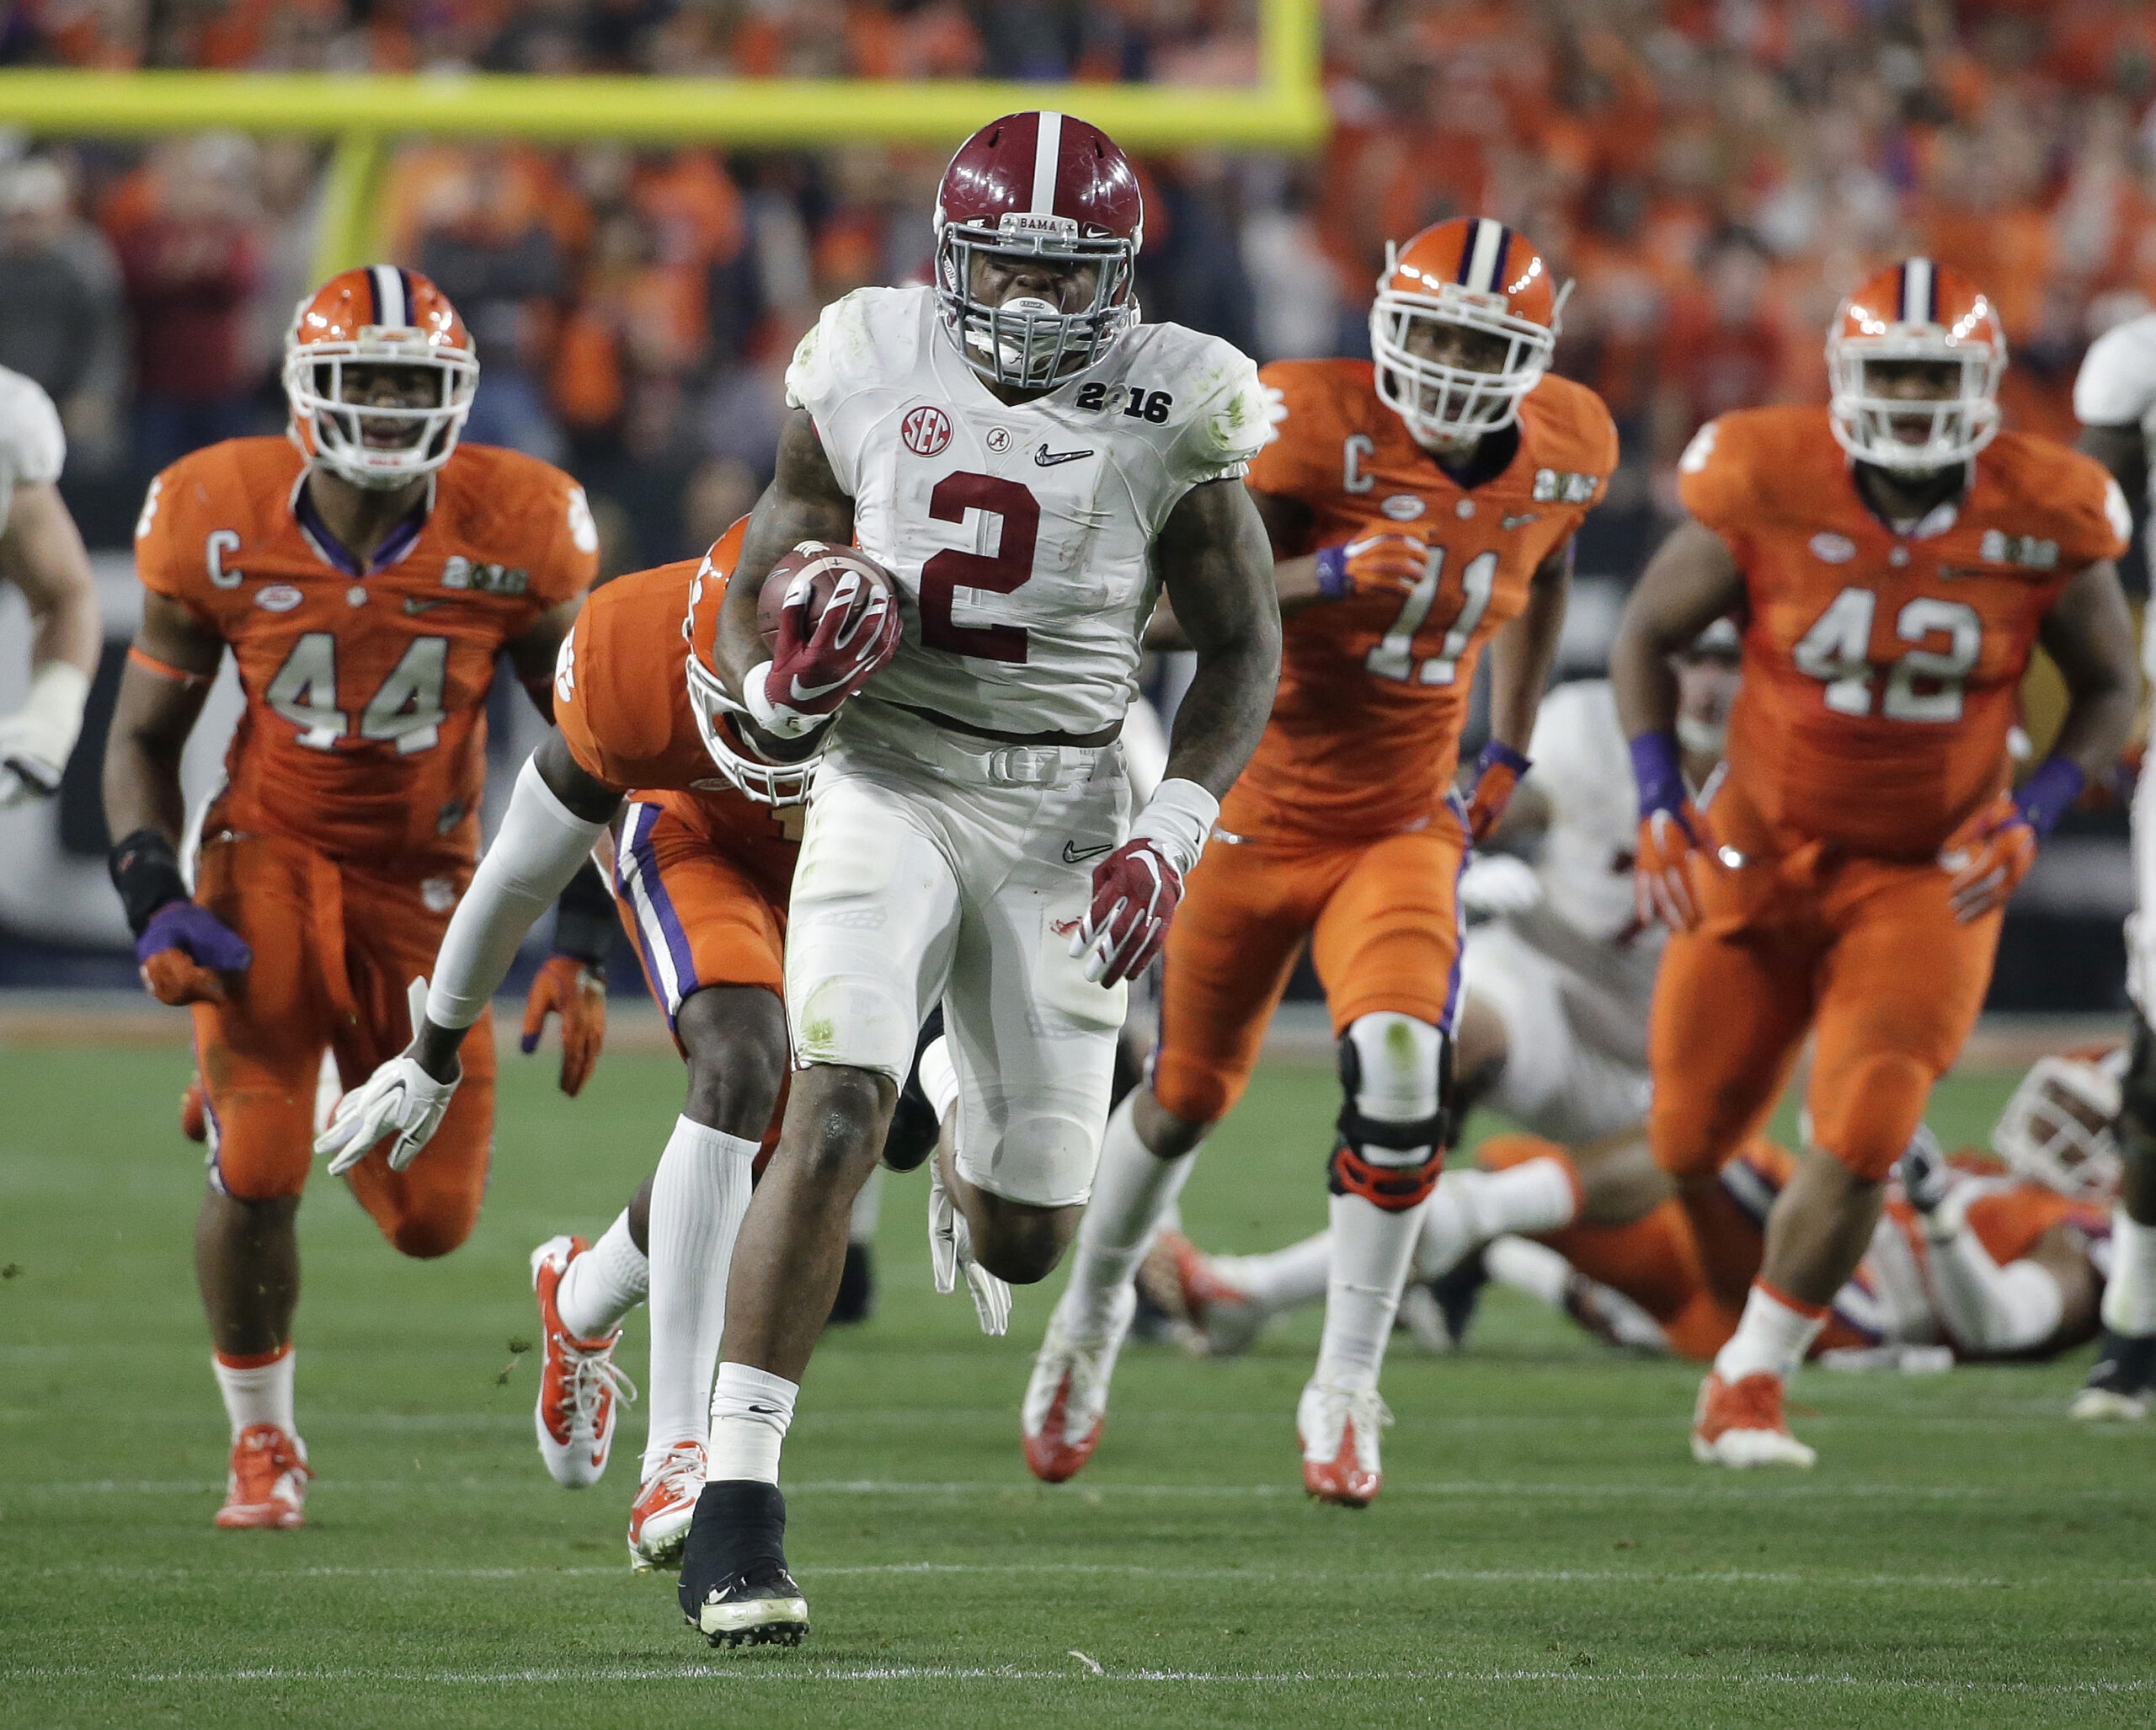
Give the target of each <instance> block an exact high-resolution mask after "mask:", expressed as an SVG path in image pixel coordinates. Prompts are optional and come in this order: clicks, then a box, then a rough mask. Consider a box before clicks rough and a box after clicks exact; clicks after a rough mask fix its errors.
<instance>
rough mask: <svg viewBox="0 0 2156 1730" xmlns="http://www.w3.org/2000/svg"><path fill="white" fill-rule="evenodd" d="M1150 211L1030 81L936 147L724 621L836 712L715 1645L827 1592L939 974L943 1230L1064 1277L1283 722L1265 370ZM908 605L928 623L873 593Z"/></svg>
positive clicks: (763, 721)
mask: <svg viewBox="0 0 2156 1730" xmlns="http://www.w3.org/2000/svg"><path fill="white" fill-rule="evenodd" d="M1143 226H1144V224H1143V211H1142V207H1141V204H1140V200H1139V188H1138V180H1137V176H1136V174H1134V171H1133V170H1132V168H1131V166H1130V163H1129V161H1128V159H1127V158H1125V157H1124V156H1123V152H1121V151H1120V150H1118V148H1117V147H1115V145H1114V144H1113V142H1112V141H1109V140H1108V139H1107V137H1106V136H1104V135H1102V133H1101V132H1100V131H1097V129H1096V128H1094V127H1092V126H1091V125H1087V124H1086V123H1085V122H1084V121H1082V120H1077V119H1075V118H1074V117H1071V116H1068V115H1059V114H1035V113H1027V114H1017V115H1007V116H1006V117H1005V118H1004V119H1002V120H997V121H995V122H993V123H992V124H990V125H987V126H985V127H984V128H982V129H981V131H979V132H977V133H975V134H974V136H973V137H972V138H970V139H969V140H968V141H967V142H966V143H965V144H963V146H961V147H960V148H959V150H958V154H957V155H956V156H955V157H954V158H953V159H952V162H951V165H950V167H949V168H948V169H947V172H946V174H945V175H944V178H943V182H942V187H941V190H940V191H939V193H938V195H937V213H936V281H935V283H934V285H933V286H923V287H919V288H910V289H877V288H872V289H862V290H860V291H857V292H855V293H853V294H851V295H848V296H846V298H844V299H843V300H841V301H839V302H835V303H834V304H833V305H831V306H830V307H826V308H825V311H824V313H823V316H822V318H821V319H820V320H819V323H818V324H817V326H816V328H814V330H813V331H811V332H810V333H809V335H808V336H807V337H806V338H804V339H803V342H802V344H801V346H800V348H799V350H798V351H797V352H796V354H795V355H794V358H793V363H792V366H791V367H790V368H789V369H788V371H787V395H788V398H789V400H790V404H791V408H792V413H791V414H789V416H788V418H787V421H786V424H785V427H784V430H783V431H782V435H781V439H780V445H779V451H778V463H777V473H776V478H774V480H773V481H772V483H771V486H770V488H769V489H767V490H766V493H765V494H764V496H763V498H762V499H760V500H759V501H758V503H757V505H756V508H755V511H754V512H753V513H752V514H751V515H750V522H749V529H748V532H747V535H746V537H745V538H744V544H743V547H742V550H741V556H740V558H739V563H737V565H736V567H735V571H734V582H733V583H732V584H731V585H729V586H728V590H727V592H726V598H725V601H724V604H723V606H722V607H721V609H720V611H719V615H718V629H717V634H716V637H715V639H714V641H713V643H712V665H713V667H714V670H715V671H716V672H717V674H718V680H719V681H720V684H721V685H722V686H723V690H724V691H725V694H726V696H727V697H728V699H729V701H731V702H734V703H735V704H737V705H738V706H739V707H740V708H741V709H743V710H744V711H745V712H746V713H747V714H748V716H749V717H750V721H751V722H752V724H754V725H755V726H756V727H758V728H760V729H762V730H763V731H764V732H765V733H766V734H771V735H773V736H775V737H776V738H780V739H793V740H799V739H803V738H806V737H808V736H809V735H811V734H819V733H823V732H825V729H829V732H828V742H827V745H826V748H825V757H824V761H823V765H822V766H821V767H820V768H819V771H818V772H817V779H816V785H815V797H814V802H813V803H812V804H810V806H809V817H808V822H807V826H806V830H805V832H804V834H803V838H802V846H801V856H800V859H799V862H798V867H797V869H796V872H795V875H794V880H793V891H792V903H791V907H790V910H789V915H788V926H787V946H786V980H785V983H786V1001H787V1021H788V1024H789V1027H790V1030H791V1033H792V1042H793V1053H794V1062H795V1065H796V1069H795V1074H794V1076H793V1080H792V1094H791V1097H790V1100H789V1103H788V1104H787V1110H786V1113H785V1118H784V1121H783V1126H782V1131H781V1135H780V1140H779V1145H778V1149H777V1151H776V1154H775V1155H774V1156H773V1157H772V1160H771V1165H770V1167H768V1169H767V1170H766V1172H765V1175H764V1178H763V1181H762V1183H760V1185H759V1186H758V1188H757V1189H756V1192H755V1197H754V1199H752V1200H751V1201H750V1204H749V1208H748V1211H747V1214H746V1216H745V1217H744V1220H743V1222H742V1225H741V1228H740V1233H739V1237H738V1239H737V1241H736V1242H735V1246H734V1267H733V1272H732V1274H731V1277H730V1279H729V1281H728V1291H727V1297H726V1326H725V1334H724V1343H723V1350H722V1354H721V1362H720V1364H719V1368H718V1378H717V1382H716V1386H714V1389H713V1391H712V1408H711V1427H710V1436H709V1442H708V1446H707V1460H706V1473H707V1482H706V1483H705V1486H704V1488H703V1492H702V1496H701V1497H700V1498H699V1500H698V1502H697V1505H696V1516H695V1519H694V1523H693V1524H692V1525H691V1530H690V1534H689V1538H688V1543H687V1547H686V1552H685V1554H684V1556H683V1557H682V1562H681V1580H680V1603H681V1607H682V1609H683V1610H684V1612H685V1613H686V1615H687V1617H688V1619H689V1621H690V1622H691V1625H692V1626H695V1627H696V1628H698V1629H699V1630H700V1631H702V1633H703V1634H704V1635H706V1636H707V1637H708V1638H709V1639H710V1640H711V1641H712V1642H713V1643H714V1644H720V1643H723V1644H727V1645H737V1644H739V1643H742V1642H751V1643H776V1644H792V1643H793V1642H797V1641H798V1640H799V1639H800V1638H801V1637H802V1636H803V1634H804V1633H805V1632H806V1631H807V1628H808V1607H807V1605H806V1602H805V1601H804V1599H803V1596H802V1593H801V1589H800V1588H799V1586H798V1585H797V1584H796V1583H794V1580H793V1578H792V1575H791V1574H790V1573H788V1572H787V1566H786V1556H785V1550H784V1535H785V1524H786V1504H785V1502H784V1500H783V1498H782V1497H781V1495H780V1493H779V1489H778V1463H779V1450H780V1444H781V1442H782V1440H783V1439H784V1437H785V1434H786V1431H787V1425H788V1424H789V1423H791V1421H792V1416H793V1409H794V1402H795V1398H796V1396H797V1395H798V1392H799V1384H800V1380H801V1375H802V1372H803V1370H804V1369H805V1368H806V1367H807V1364H808V1362H809V1354H810V1353H811V1352H812V1351H813V1350H814V1346H815V1343H816V1339H817V1336H818V1335H819V1332H821V1331H822V1328H823V1326H824V1321H825V1316H828V1315H829V1314H830V1307H831V1299H832V1295H833V1294H834V1293H835V1290H836V1289H837V1286H838V1280H839V1273H840V1269H841V1264H842V1263H843V1261H844V1258H845V1253H846V1227H847V1220H848V1215H849V1214H850V1212H851V1206H852V1203H853V1199H854V1195H855V1193H856V1192H857V1190H858V1189H859V1188H861V1185H862V1183H863V1182H864V1181H865V1180H866V1179H867V1176H868V1174H869V1172H871V1171H872V1170H873V1169H874V1167H875V1165H876V1161H877V1158H878V1154H879V1152H880V1151H881V1150H882V1148H883V1143H884V1137H885V1130H886V1126H887V1124H889V1120H890V1118H891V1115H892V1112H893V1108H894V1104H895V1103H896V1100H897V1097H898V1094H899V1084H900V1082H901V1081H903V1080H904V1078H905V1075H906V1073H907V1071H908V1069H909V1067H910V1065H911V1064H912V1061H913V1055H914V1050H915V1042H916V1039H917V1037H918V1033H919V1030H920V1028H921V1023H922V1022H923V1021H924V1020H925V1019H926V1016H927V1014H928V1012H929V1011H930V1009H931V1007H933V1006H935V1005H936V1003H937V1001H938V1000H941V1001H942V1008H943V1013H944V1023H945V1028H946V1037H947V1040H948V1046H949V1051H950V1055H951V1059H952V1062H953V1071H954V1076H955V1081H956V1084H957V1092H958V1101H957V1113H956V1118H955V1134H954V1135H953V1136H952V1137H951V1138H950V1140H949V1142H948V1143H947V1145H946V1146H945V1147H944V1148H943V1149H942V1150H940V1151H939V1152H938V1154H937V1161H938V1165H939V1167H940V1169H939V1171H938V1172H937V1181H938V1183H939V1185H940V1187H941V1193H942V1199H943V1200H944V1203H945V1205H944V1207H943V1209H942V1210H941V1220H940V1222H939V1224H938V1227H937V1231H936V1232H935V1235H936V1236H937V1238H938V1239H939V1240H940V1241H939V1242H938V1243H937V1244H936V1245H935V1246H934V1247H936V1248H937V1253H938V1258H939V1262H940V1263H941V1264H942V1266H943V1267H945V1268H947V1269H950V1270H952V1273H953V1277H955V1272H956V1269H957V1268H958V1267H963V1268H965V1269H966V1270H967V1272H968V1274H969V1279H971V1278H972V1277H973V1276H975V1275H978V1276H979V1278H980V1279H991V1278H998V1277H1000V1278H1001V1279H1007V1280H1011V1281H1013V1282H1017V1283H1024V1282H1028V1281H1033V1280H1038V1279H1041V1278H1043V1276H1044V1275H1045V1274H1047V1273H1048V1272H1049V1270H1050V1269H1051V1268H1054V1265H1055V1263H1056V1262H1057V1261H1058V1259H1059V1257H1060V1256H1061V1254H1062V1252H1063V1248H1064V1246H1065V1243H1066V1242H1067V1241H1068V1240H1069V1238H1070V1234H1071V1232H1072V1231H1073V1230H1074V1229H1075V1225H1076V1220H1077V1215H1078V1213H1079V1210H1080V1209H1081V1208H1082V1207H1083V1205H1084V1204H1085V1201H1086V1196H1087V1194H1088V1193H1089V1192H1090V1190H1091V1185H1092V1177H1093V1167H1094V1163H1095V1161H1096V1159H1097V1156H1098V1151H1099V1141H1100V1133H1101V1124H1102V1121H1103V1119H1105V1117H1106V1115H1107V1102H1108V1092H1109V1087H1110V1082H1111V1080H1112V1076H1113V1067H1114V1058H1115V1047H1116V1035H1117V1032H1118V1028H1120V1026H1121V1024H1122V1022H1123V998H1124V995H1125V994H1124V989H1123V987H1124V981H1125V980H1128V979H1129V977H1130V976H1131V975H1132V974H1135V973H1137V972H1138V971H1139V970H1140V969H1143V968H1144V967H1145V965H1146V964H1147V963H1148V962H1150V960H1151V959H1152V958H1153V956H1154V954H1155V953H1156V952H1157V951H1158V949H1159V947H1160V943H1161V937H1162V936H1163V935H1164V934H1165V932H1166V929H1167V926H1168V921H1169V920H1170V918H1171V916H1172V915H1173V913H1174V911H1175V907H1176V904H1177V901H1178V900H1180V899H1181V896H1182V878H1183V875H1184V873H1186V872H1187V871H1188V870H1189V868H1191V866H1192V865H1193V863H1194V862H1196V860H1197V857H1198V853H1199V852H1200V850H1201V849H1202V848H1203V846H1204V844H1205V839H1206V836H1207V835H1208V833H1209V830H1210V829H1211V827H1212V824H1213V820H1214V817H1215V816H1216V815H1217V814H1218V812H1219V795H1220V794H1221V793H1223V792H1225V790H1226V788H1228V786H1229V784H1230V782H1233V780H1234V779H1235V775H1236V772H1238V771H1239V770H1240V769H1241V767H1242V765H1243V763H1244V761H1245V760H1246V758H1247V757H1248V756H1249V754H1250V751H1251V747H1252V746H1253V745H1255V744H1256V743H1257V735H1258V734H1259V732H1260V730H1261V729H1262V727H1263V724H1264V718H1265V711H1266V707H1267V703H1268V702H1270V700H1271V697H1272V692H1273V685H1274V682H1275V681H1276V679H1277V677H1278V666H1279V652H1280V645H1279V626H1278V611H1277V609H1276V608H1275V607H1274V606H1273V600H1272V595H1271V585H1270V581H1269V577H1268V572H1269V560H1268V558H1267V551H1266V542H1265V529H1264V525H1263V523H1262V521H1260V519H1259V517H1258V515H1257V511H1256V510H1255V508H1254V507H1253V506H1252V505H1251V500H1250V495H1249V494H1247V493H1246V492H1245V491H1244V490H1243V488H1242V486H1241V478H1242V475H1243V473H1244V471H1245V468H1246V465H1247V463H1248V462H1249V460H1250V458H1251V457H1252V456H1253V455H1254V454H1255V453H1256V451H1257V446H1258V445H1259V443H1260V441H1261V440H1262V436H1263V427H1264V424H1265V415H1264V408H1263V404H1262V397H1261V395H1260V393H1259V391H1258V387H1257V373H1256V370H1255V369H1254V368H1253V367H1252V366H1251V363H1250V361H1249V360H1247V359H1246V358H1245V357H1244V356H1243V355H1241V354H1239V353H1238V352H1237V351H1236V350H1234V349H1232V348H1230V346H1228V345H1227V344H1225V343H1222V342H1220V341H1218V340H1217V339H1213V338H1210V337H1203V336H1199V335H1198V334H1195V333H1193V332H1191V331H1187V330H1184V329H1182V328H1178V327H1177V326H1174V325H1167V324H1144V323H1139V317H1138V306H1137V302H1136V299H1135V297H1134V283H1133V271H1134V265H1135V262H1136V259H1137V254H1138V249H1139V243H1140V240H1141V238H1142V233H1143ZM856 539H858V542H859V545H860V548H861V553H862V555H864V556H863V557H860V558H850V559H849V560H848V561H847V563H848V564H849V568H850V569H849V574H848V575H847V576H846V577H845V578H843V579H841V584H840V586H839V587H838V588H837V589H835V590H833V591H832V592H831V594H830V598H829V600H828V601H827V602H825V601H819V599H818V597H817V595H814V594H807V593H804V594H803V595H801V596H800V597H799V599H798V601H790V602H789V604H787V606H784V607H783V608H782V609H781V610H780V614H779V618H778V620H777V637H776V643H774V644H772V645H770V646H767V645H766V641H765V638H764V637H763V635H762V633H761V632H760V629H759V623H758V611H759V603H760V601H761V599H762V589H763V585H764V579H765V578H766V574H768V573H770V572H771V569H772V568H773V566H774V565H776V563H778V561H779V560H780V558H782V556H783V555H785V554H786V553H787V552H788V551H789V549H793V548H797V547H799V546H800V545H801V543H803V542H811V541H814V542H823V543H825V545H826V546H827V547H837V548H844V547H846V546H847V545H848V543H849V542H853V541H855V540H856ZM1162 585H1165V586H1166V590H1167V592H1168V593H1169V595H1171V596H1172V597H1173V599H1174V601H1175V604H1176V609H1177V616H1178V617H1180V618H1181V619H1182V622H1183V626H1184V628H1185V629H1186V631H1187V633H1189V636H1190V638H1191V639H1192V641H1193V643H1194V645H1195V646H1196V648H1197V649H1198V671H1197V675H1196V677H1195V679H1194V680H1193V683H1192V685H1191V687H1190V691H1189V694H1188V695H1187V697H1185V698H1184V700H1183V704H1182V710H1181V713H1179V715H1178V716H1177V724H1176V729H1175V734H1174V738H1173V740H1172V741H1171V750H1170V756H1169V761H1168V767H1167V777H1166V779H1165V780H1164V781H1163V782H1161V785H1160V787H1159V788H1158V789H1157V790H1156V791H1155V793H1154V795H1153V797H1152V798H1151V799H1150V801H1149V802H1148V803H1147V804H1146V807H1145V810H1144V811H1142V812H1141V813H1139V815H1138V816H1137V818H1136V820H1134V821H1133V820H1132V819H1131V816H1130V811H1129V786H1128V782H1126V780H1125V778H1124V775H1123V763H1122V753H1121V751H1120V750H1119V748H1118V745H1117V744H1116V735H1117V732H1118V729H1119V728H1120V726H1121V724H1122V719H1123V711H1124V709H1125V708H1126V707H1128V705H1129V702H1130V701H1131V697H1132V694H1133V691H1134V686H1135V674H1136V671H1137V666H1138V659H1139V633H1140V631H1141V629H1142V628H1143V627H1144V625H1145V620H1146V618H1147V617H1148V616H1149V615H1150V613H1151V611H1152V610H1153V602H1154V600H1155V595H1157V593H1158V592H1159V590H1160V589H1161V586H1162ZM788 593H789V595H792V593H793V591H792V590H789V591H788ZM887 607H889V608H896V609H897V610H898V611H899V612H900V614H901V615H902V617H903V621H904V633H903V636H902V638H901V637H899V636H898V635H897V634H896V633H890V634H886V633H883V631H882V630H881V629H879V628H878V627H877V624H876V621H877V620H878V619H880V617H882V616H883V609H885V608H887ZM394 1114H395V1113H392V1115H394ZM414 1169H417V1167H414ZM931 1220H932V1221H936V1220H937V1212H936V1211H933V1210H932V1211H931ZM977 1290H978V1288H977Z"/></svg>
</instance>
